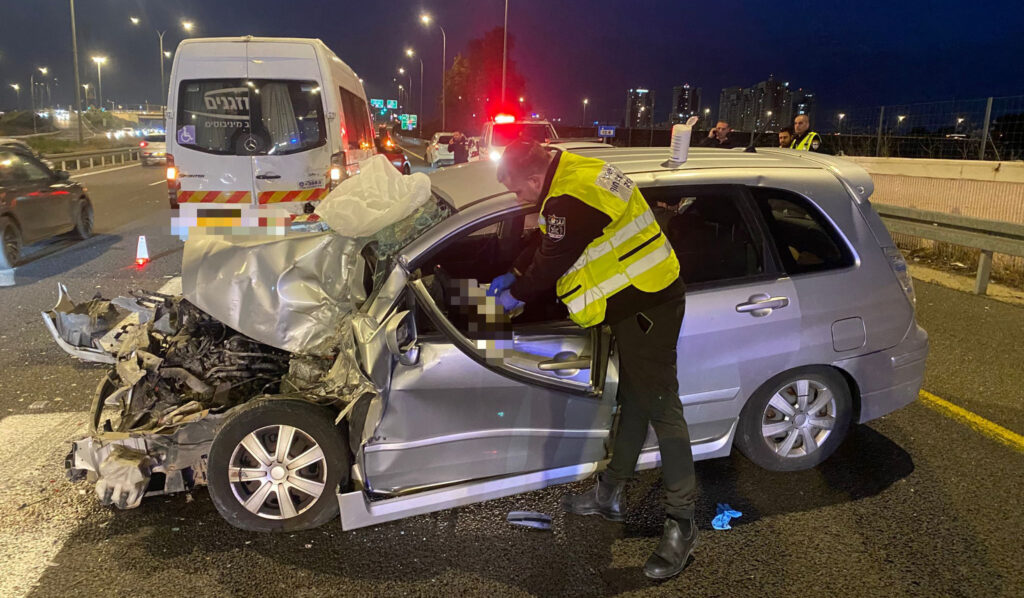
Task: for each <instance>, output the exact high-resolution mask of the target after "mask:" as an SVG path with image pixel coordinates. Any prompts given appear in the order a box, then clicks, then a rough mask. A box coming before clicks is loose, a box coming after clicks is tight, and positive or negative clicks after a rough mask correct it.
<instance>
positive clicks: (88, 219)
mask: <svg viewBox="0 0 1024 598" xmlns="http://www.w3.org/2000/svg"><path fill="white" fill-rule="evenodd" d="M93 218H94V216H93V211H92V204H91V203H89V200H83V201H82V203H81V204H80V205H79V206H78V216H77V218H76V220H75V235H77V236H78V238H80V239H88V238H89V237H91V236H92V229H93V226H94V225H95V221H94V219H93Z"/></svg>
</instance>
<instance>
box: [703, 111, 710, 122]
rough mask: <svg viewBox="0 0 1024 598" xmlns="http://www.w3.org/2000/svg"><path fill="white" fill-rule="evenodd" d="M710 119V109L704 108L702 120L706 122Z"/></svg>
mask: <svg viewBox="0 0 1024 598" xmlns="http://www.w3.org/2000/svg"><path fill="white" fill-rule="evenodd" d="M710 117H711V108H705V109H704V120H705V121H706V120H707V119H708V118H710Z"/></svg>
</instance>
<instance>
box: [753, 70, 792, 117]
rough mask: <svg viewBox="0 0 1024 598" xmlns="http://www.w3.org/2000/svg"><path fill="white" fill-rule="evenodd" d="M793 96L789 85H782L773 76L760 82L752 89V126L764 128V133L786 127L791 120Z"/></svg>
mask: <svg viewBox="0 0 1024 598" xmlns="http://www.w3.org/2000/svg"><path fill="white" fill-rule="evenodd" d="M792 95H793V94H791V93H790V91H789V83H788V82H787V83H783V82H781V81H779V80H778V79H776V78H775V76H774V75H771V76H769V77H768V80H767V81H761V82H760V83H758V84H757V85H755V86H754V89H753V100H754V106H753V109H752V111H753V114H754V126H755V127H756V128H757V129H761V128H762V127H764V129H765V130H766V131H778V130H779V129H780V128H782V127H785V126H788V125H790V124H791V121H792V120H793V118H792V114H793V97H792Z"/></svg>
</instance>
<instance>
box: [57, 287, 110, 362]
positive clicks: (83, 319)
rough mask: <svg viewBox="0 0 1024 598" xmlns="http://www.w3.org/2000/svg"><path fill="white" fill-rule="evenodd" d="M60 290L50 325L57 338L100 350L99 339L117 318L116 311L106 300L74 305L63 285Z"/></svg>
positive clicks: (77, 345) (93, 300)
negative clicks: (52, 324)
mask: <svg viewBox="0 0 1024 598" xmlns="http://www.w3.org/2000/svg"><path fill="white" fill-rule="evenodd" d="M60 291H61V292H60V297H59V299H58V300H57V305H56V306H54V308H53V312H54V313H55V314H56V318H55V320H54V325H55V326H56V328H57V332H58V334H59V335H60V337H61V338H62V339H63V340H64V341H66V342H67V343H69V344H71V345H73V346H76V347H94V348H100V345H99V343H98V341H99V339H100V337H102V336H103V335H104V334H106V332H107V331H108V330H110V328H111V326H113V325H114V323H116V322H117V321H118V320H119V319H120V317H119V316H118V312H117V309H116V308H115V307H114V305H112V303H111V302H110V301H107V300H106V299H101V298H99V297H97V298H94V299H91V300H89V301H86V302H84V303H79V304H77V305H76V304H75V303H74V302H73V301H71V298H70V297H68V295H67V289H65V288H63V285H61V286H60Z"/></svg>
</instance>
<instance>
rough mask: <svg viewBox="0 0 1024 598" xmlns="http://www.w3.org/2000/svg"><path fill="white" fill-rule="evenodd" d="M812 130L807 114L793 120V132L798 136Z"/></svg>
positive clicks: (799, 115) (797, 116)
mask: <svg viewBox="0 0 1024 598" xmlns="http://www.w3.org/2000/svg"><path fill="white" fill-rule="evenodd" d="M810 128H811V119H810V118H808V117H807V115H806V114H798V115H796V118H794V119H793V130H794V131H796V134H797V135H803V134H804V133H806V132H807V129H810Z"/></svg>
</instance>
